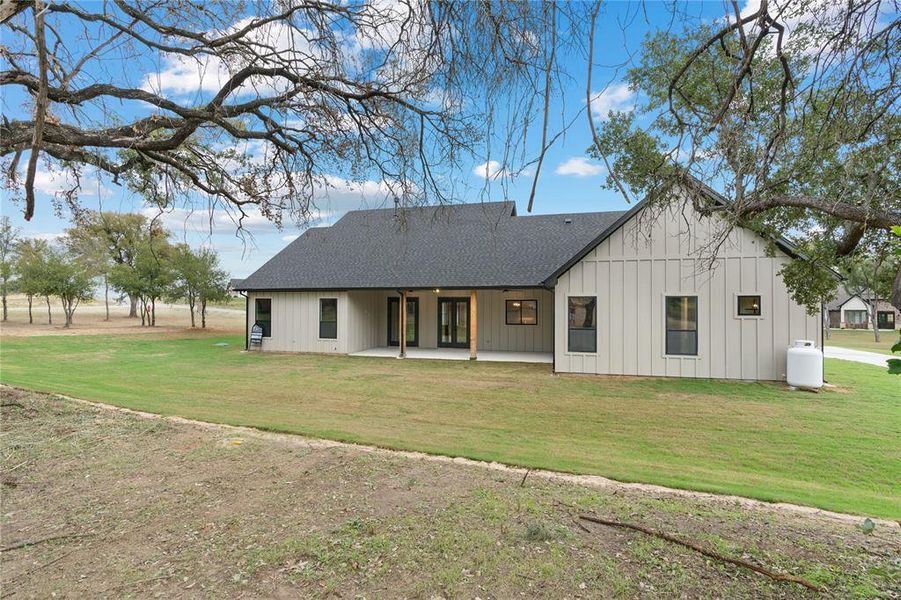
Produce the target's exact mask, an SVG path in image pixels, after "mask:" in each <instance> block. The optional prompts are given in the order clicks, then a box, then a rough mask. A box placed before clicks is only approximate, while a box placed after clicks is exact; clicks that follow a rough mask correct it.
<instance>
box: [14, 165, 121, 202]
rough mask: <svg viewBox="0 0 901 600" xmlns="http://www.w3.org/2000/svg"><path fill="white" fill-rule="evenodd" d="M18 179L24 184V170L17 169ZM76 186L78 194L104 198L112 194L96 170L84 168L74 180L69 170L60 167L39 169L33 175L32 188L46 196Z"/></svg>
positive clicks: (66, 190)
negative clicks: (51, 169) (56, 169)
mask: <svg viewBox="0 0 901 600" xmlns="http://www.w3.org/2000/svg"><path fill="white" fill-rule="evenodd" d="M19 181H20V182H22V183H23V184H24V182H25V170H24V169H20V170H19ZM76 187H77V188H78V189H77V192H78V194H79V195H80V196H98V197H101V198H106V197H108V196H110V195H112V190H110V189H109V188H108V187H106V186H105V185H104V184H103V182H102V181H100V180H98V178H97V174H96V171H94V170H93V169H86V170H85V171H84V172H82V173H81V178H80V180H78V181H76V179H75V177H74V176H73V175H72V173H71V171H69V170H68V169H62V170H59V171H47V170H39V171H37V172H36V173H35V175H34V189H35V190H36V191H38V192H40V193H42V194H47V195H48V196H55V195H56V194H62V193H64V192H68V191H70V190H72V189H73V188H76Z"/></svg>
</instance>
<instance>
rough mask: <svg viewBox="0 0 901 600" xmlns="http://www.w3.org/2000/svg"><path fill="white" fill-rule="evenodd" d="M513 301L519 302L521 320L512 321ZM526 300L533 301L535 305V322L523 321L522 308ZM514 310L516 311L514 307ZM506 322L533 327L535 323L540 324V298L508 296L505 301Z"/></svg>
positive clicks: (507, 323)
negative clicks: (511, 306)
mask: <svg viewBox="0 0 901 600" xmlns="http://www.w3.org/2000/svg"><path fill="white" fill-rule="evenodd" d="M512 302H519V310H518V312H519V322H518V323H516V322H511V321H510V308H509V306H510V304H511V303H512ZM526 302H531V303H532V304H534V305H535V322H534V323H523V322H522V309H523V304H525V303H526ZM514 312H516V308H515V307H514ZM504 324H506V325H525V326H527V327H531V326H533V325H538V300H536V299H534V298H508V299H506V300H505V301H504Z"/></svg>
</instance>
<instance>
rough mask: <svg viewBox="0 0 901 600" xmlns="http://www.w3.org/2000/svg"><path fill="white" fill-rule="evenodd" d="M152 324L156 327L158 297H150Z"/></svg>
mask: <svg viewBox="0 0 901 600" xmlns="http://www.w3.org/2000/svg"><path fill="white" fill-rule="evenodd" d="M150 326H151V327H156V298H151V299H150Z"/></svg>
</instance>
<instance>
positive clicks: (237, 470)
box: [0, 388, 901, 598]
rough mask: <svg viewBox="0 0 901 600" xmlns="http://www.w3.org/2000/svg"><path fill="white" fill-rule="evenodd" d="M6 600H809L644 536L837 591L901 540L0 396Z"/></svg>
mask: <svg viewBox="0 0 901 600" xmlns="http://www.w3.org/2000/svg"><path fill="white" fill-rule="evenodd" d="M0 397H2V403H3V408H2V416H3V421H2V423H3V426H2V438H0V439H2V462H0V466H2V468H3V478H2V485H3V516H2V520H0V533H2V539H3V546H4V547H6V546H8V545H12V544H14V543H16V542H21V541H25V540H35V541H36V540H41V539H46V538H49V537H53V536H60V535H69V536H79V537H67V538H61V539H56V540H49V541H46V542H44V543H40V544H36V545H33V546H27V547H24V548H20V549H16V550H11V551H7V552H3V553H2V555H0V562H2V564H0V567H2V569H0V571H2V574H0V583H2V589H3V594H4V596H11V597H49V596H51V595H52V594H54V593H55V594H57V595H66V596H72V597H95V596H117V597H119V596H134V595H137V596H152V595H154V596H163V597H173V596H175V597H185V596H189V597H194V596H204V597H206V596H215V597H224V596H251V597H340V598H352V597H359V596H365V597H380V598H382V597H390V598H393V597H411V598H429V597H435V596H443V597H474V596H480V597H483V598H491V597H501V598H509V597H514V596H516V597H519V596H520V595H524V596H526V597H554V598H556V597H571V598H574V597H614V596H621V597H637V596H644V597H676V596H678V597H688V598H692V597H709V596H710V595H711V594H714V595H717V596H721V597H736V598H737V597H799V596H801V597H803V596H804V595H805V594H807V593H808V592H806V591H805V590H804V589H803V588H800V587H798V586H796V585H794V584H786V583H781V584H780V583H776V582H773V581H770V580H768V579H766V578H763V577H760V576H758V575H755V574H753V573H751V572H747V571H745V570H741V569H737V568H734V567H729V566H725V565H722V564H717V563H716V562H715V561H710V560H707V559H705V558H704V557H702V556H700V555H698V554H696V553H694V552H692V551H689V550H686V549H684V548H680V547H678V546H673V545H671V544H668V543H665V542H663V541H661V540H657V539H655V538H648V537H647V536H645V535H644V534H639V533H634V532H627V531H621V530H613V529H607V528H604V527H597V528H593V529H592V530H591V531H590V532H586V531H584V530H582V529H581V528H580V527H578V526H577V525H576V524H575V523H574V522H573V517H574V515H576V514H578V513H582V512H587V513H594V514H598V515H602V516H607V517H613V518H617V519H620V520H627V521H630V522H637V523H641V524H644V525H646V526H649V527H652V528H654V529H657V530H664V531H668V532H670V533H674V534H676V535H679V536H682V537H684V538H687V539H692V540H694V541H695V542H698V543H702V544H705V545H707V546H709V547H711V548H713V549H715V550H716V551H718V552H720V553H724V554H728V555H731V556H735V557H743V558H746V559H749V560H753V561H755V562H757V563H759V564H762V565H766V566H767V567H769V568H772V569H774V570H778V571H780V572H784V573H790V574H795V575H800V576H803V577H805V578H807V579H810V580H812V581H814V582H815V583H817V584H818V585H823V586H825V587H826V588H827V590H828V592H827V593H828V595H829V596H834V597H855V596H856V597H872V596H877V595H890V594H892V593H893V590H896V589H897V583H898V582H897V573H898V571H897V563H896V562H893V561H896V557H897V556H898V555H899V552H901V534H899V530H898V529H897V528H895V527H888V526H881V525H880V526H879V527H877V529H876V531H875V532H874V533H873V534H872V535H864V534H863V533H862V532H861V531H859V530H858V529H857V528H856V527H855V526H854V525H853V524H850V523H843V522H837V521H835V520H831V519H827V518H824V517H821V516H817V515H799V514H795V513H791V514H782V513H779V512H776V511H773V510H769V509H767V510H764V509H750V508H747V507H742V506H740V505H737V504H735V503H732V502H729V501H725V500H714V499H706V500H695V499H686V498H675V497H672V496H669V495H661V494H655V493H649V492H639V491H626V492H624V491H622V490H620V491H619V492H618V493H615V492H614V491H612V490H597V489H589V488H583V487H579V486H574V485H567V484H562V483H557V482H549V481H546V480H543V479H540V478H529V479H528V480H527V481H526V483H525V485H524V486H523V487H521V486H520V482H521V477H520V476H519V475H518V474H508V473H501V472H495V471H489V470H485V469H482V468H476V467H471V466H463V465H456V464H439V463H434V462H430V461H424V460H417V459H413V458H408V457H397V456H392V455H390V454H385V453H380V454H370V453H367V452H365V451H363V450H361V449H355V448H349V447H337V448H336V447H332V448H326V447H322V446H318V445H310V444H308V443H307V442H305V441H304V439H303V438H294V437H291V436H272V435H266V434H258V435H257V434H253V433H248V432H236V431H234V430H228V429H223V428H219V427H209V426H207V427H198V426H193V425H182V424H174V423H172V422H168V421H164V420H161V419H156V418H154V419H146V418H139V417H136V416H133V415H128V414H123V413H122V412H118V411H111V410H103V409H97V408H92V407H87V406H84V405H81V404H75V403H72V402H68V401H62V400H58V399H54V398H52V397H49V396H45V395H40V394H34V393H29V392H20V391H16V390H11V389H10V388H0Z"/></svg>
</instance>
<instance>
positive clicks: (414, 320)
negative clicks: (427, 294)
mask: <svg viewBox="0 0 901 600" xmlns="http://www.w3.org/2000/svg"><path fill="white" fill-rule="evenodd" d="M388 345H389V346H400V298H388ZM418 345H419V298H407V346H418Z"/></svg>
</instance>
